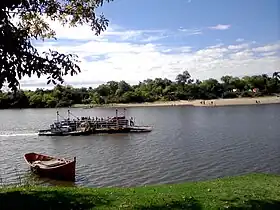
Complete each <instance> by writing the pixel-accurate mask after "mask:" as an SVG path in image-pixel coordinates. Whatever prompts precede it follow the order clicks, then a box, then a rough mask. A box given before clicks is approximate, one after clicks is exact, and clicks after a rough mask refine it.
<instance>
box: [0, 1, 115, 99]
mask: <svg viewBox="0 0 280 210" xmlns="http://www.w3.org/2000/svg"><path fill="white" fill-rule="evenodd" d="M105 1H107V2H110V1H112V0H79V1H73V0H64V1H60V0H32V1H31V0H10V1H1V4H0V66H1V67H0V89H1V88H2V87H3V85H4V83H7V84H8V87H9V88H10V89H12V90H14V91H15V90H17V89H18V86H19V80H21V79H22V77H24V76H29V77H31V75H33V74H35V75H37V77H39V78H40V77H41V76H42V75H46V76H48V82H47V83H48V84H49V83H50V82H52V83H54V84H56V83H57V82H60V83H63V76H64V75H67V74H71V76H73V75H74V74H77V73H79V72H80V67H79V66H78V62H79V61H78V59H77V56H75V55H72V54H68V55H67V54H62V53H59V52H56V51H51V50H50V51H48V52H44V53H43V54H39V52H38V51H37V49H36V48H35V47H34V46H33V45H32V40H34V39H43V40H44V39H46V38H48V39H49V38H55V31H53V30H52V29H51V28H50V26H49V24H48V23H47V22H46V18H48V19H51V20H53V21H59V22H60V23H61V24H66V23H67V24H69V25H70V26H72V27H75V26H77V25H82V24H87V25H90V27H91V29H92V30H93V31H95V35H99V34H100V33H101V32H102V31H104V30H105V29H106V27H107V26H108V20H107V19H106V18H105V17H104V16H103V14H101V15H100V16H99V17H98V16H97V15H96V13H95V10H96V9H97V8H98V7H99V6H102V4H103V2H105ZM15 18H16V19H17V20H18V21H17V23H15V21H14V20H15ZM38 97H39V96H38ZM38 99H39V98H38Z"/></svg>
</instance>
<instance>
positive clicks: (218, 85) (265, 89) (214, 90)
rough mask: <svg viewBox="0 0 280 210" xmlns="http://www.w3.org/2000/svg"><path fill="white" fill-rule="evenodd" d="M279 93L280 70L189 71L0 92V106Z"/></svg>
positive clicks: (212, 97)
mask: <svg viewBox="0 0 280 210" xmlns="http://www.w3.org/2000/svg"><path fill="white" fill-rule="evenodd" d="M275 93H280V72H275V73H274V74H273V75H271V77H270V76H268V75H266V74H263V75H255V76H245V77H243V78H238V77H232V76H223V77H222V78H221V82H219V81H218V80H216V79H212V78H210V79H207V80H204V81H199V80H193V79H191V76H190V74H189V73H188V71H184V72H183V73H182V74H179V75H178V76H177V77H176V81H171V80H169V79H161V78H156V79H154V80H152V79H147V80H144V81H143V82H140V83H139V84H138V85H133V86H131V85H129V84H128V83H126V82H125V81H120V82H116V81H110V82H107V83H106V84H102V85H99V86H98V87H97V88H94V89H93V88H74V87H71V86H62V85H57V86H56V87H55V88H54V89H52V90H43V89H37V90H36V91H22V90H20V91H18V92H16V93H14V92H1V91H0V108H1V109H6V108H53V107H69V106H72V105H73V104H108V103H132V102H134V103H141V102H153V101H175V100H193V99H203V100H207V99H217V98H237V97H257V96H265V95H272V94H275Z"/></svg>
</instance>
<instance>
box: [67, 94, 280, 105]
mask: <svg viewBox="0 0 280 210" xmlns="http://www.w3.org/2000/svg"><path fill="white" fill-rule="evenodd" d="M278 103H279V104H280V97H277V96H267V97H256V98H231V99H213V100H181V101H157V102H146V103H127V104H104V105H99V104H75V105H73V106H72V107H73V108H96V107H113V108H128V107H161V106H232V105H256V104H278Z"/></svg>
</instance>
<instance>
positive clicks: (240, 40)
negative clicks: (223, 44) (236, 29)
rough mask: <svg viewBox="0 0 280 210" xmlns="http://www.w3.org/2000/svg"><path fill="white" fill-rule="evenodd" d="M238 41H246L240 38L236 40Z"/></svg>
mask: <svg viewBox="0 0 280 210" xmlns="http://www.w3.org/2000/svg"><path fill="white" fill-rule="evenodd" d="M236 41H237V42H243V41H244V39H242V38H238V39H236Z"/></svg>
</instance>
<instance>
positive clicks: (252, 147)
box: [0, 104, 280, 187]
mask: <svg viewBox="0 0 280 210" xmlns="http://www.w3.org/2000/svg"><path fill="white" fill-rule="evenodd" d="M56 111H57V110H56V109H19V110H0V177H1V183H2V184H3V183H4V184H12V183H18V182H27V183H33V184H43V185H44V184H46V185H71V186H72V185H76V186H89V187H104V186H141V185H148V184H160V183H180V182H184V181H198V180H208V179H212V178H218V177H224V176H233V175H240V174H245V173H249V172H266V173H276V174H280V138H279V137H280V105H277V104H275V105H251V106H227V107H190V106H185V107H183V106H182V107H176V106H174V107H150V108H148V107H145V108H140V107H137V108H128V109H127V111H126V115H128V116H132V117H135V119H136V123H137V124H142V125H151V126H153V127H154V129H153V131H152V132H150V133H134V134H102V135H92V136H81V137H44V136H37V135H36V133H35V132H36V131H37V130H39V129H44V128H46V127H48V126H49V124H50V123H52V122H53V121H54V120H55V118H56ZM71 111H72V112H73V113H74V114H75V115H77V116H100V117H101V116H112V115H114V114H115V109H113V108H94V109H79V108H75V109H71ZM121 111H122V110H121V109H120V111H119V112H121ZM59 112H60V113H61V114H64V115H66V114H67V109H59ZM28 152H38V153H43V154H49V155H54V156H62V157H67V158H73V157H74V156H76V157H77V169H76V182H75V183H64V182H57V181H54V180H48V179H43V178H39V177H37V176H35V175H33V174H32V173H31V172H30V170H29V168H28V166H27V165H26V164H25V162H24V159H23V155H24V154H25V153H28Z"/></svg>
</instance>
